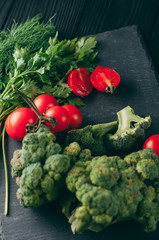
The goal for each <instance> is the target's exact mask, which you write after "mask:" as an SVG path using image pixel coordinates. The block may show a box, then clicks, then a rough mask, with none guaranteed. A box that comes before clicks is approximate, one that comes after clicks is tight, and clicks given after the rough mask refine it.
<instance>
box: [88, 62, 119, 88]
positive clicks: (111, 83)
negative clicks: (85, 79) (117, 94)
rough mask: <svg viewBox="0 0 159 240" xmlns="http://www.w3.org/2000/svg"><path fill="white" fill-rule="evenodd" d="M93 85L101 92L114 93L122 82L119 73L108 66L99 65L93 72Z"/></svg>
mask: <svg viewBox="0 0 159 240" xmlns="http://www.w3.org/2000/svg"><path fill="white" fill-rule="evenodd" d="M90 79H91V83H92V85H93V86H94V87H95V88H96V89H97V90H98V91H101V92H111V93H113V92H114V90H115V88H116V87H117V86H118V84H119V82H120V76H119V74H118V73H117V72H116V71H115V70H113V69H111V68H107V67H101V66H98V67H96V69H95V70H94V72H93V73H92V74H91V77H90Z"/></svg>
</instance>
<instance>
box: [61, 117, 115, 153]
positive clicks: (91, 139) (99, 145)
mask: <svg viewBox="0 0 159 240" xmlns="http://www.w3.org/2000/svg"><path fill="white" fill-rule="evenodd" d="M116 129H117V122H116V121H115V122H112V123H104V124H96V125H88V126H86V127H84V128H81V129H72V130H70V131H69V132H68V134H67V139H66V143H67V144H69V143H71V142H77V143H79V144H80V146H81V147H82V148H86V149H90V150H91V153H92V155H93V156H98V155H103V154H106V147H105V144H104V142H103V136H104V135H105V134H106V133H108V132H112V131H113V130H116Z"/></svg>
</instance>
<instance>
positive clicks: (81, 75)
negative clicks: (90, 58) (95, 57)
mask: <svg viewBox="0 0 159 240" xmlns="http://www.w3.org/2000/svg"><path fill="white" fill-rule="evenodd" d="M67 83H68V85H69V87H70V88H71V89H72V92H73V93H74V94H76V95H79V96H81V97H84V96H87V95H89V94H90V93H91V91H92V89H93V86H92V84H91V81H90V73H89V72H88V70H87V69H86V68H77V69H75V70H73V71H72V72H71V73H70V74H69V76H68V79H67Z"/></svg>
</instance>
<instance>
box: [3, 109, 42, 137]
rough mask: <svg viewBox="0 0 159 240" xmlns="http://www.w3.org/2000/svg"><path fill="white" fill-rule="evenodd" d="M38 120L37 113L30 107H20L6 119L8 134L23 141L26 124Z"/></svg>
mask: <svg viewBox="0 0 159 240" xmlns="http://www.w3.org/2000/svg"><path fill="white" fill-rule="evenodd" d="M37 120H38V117H37V115H36V113H35V112H34V111H33V110H32V109H30V108H18V109H16V110H15V111H13V112H12V113H11V114H10V115H9V116H8V117H7V119H6V122H5V129H6V132H7V133H8V135H9V136H10V137H11V138H13V139H15V140H19V141H21V140H22V139H23V137H24V136H25V135H26V125H27V124H34V123H36V121H37Z"/></svg>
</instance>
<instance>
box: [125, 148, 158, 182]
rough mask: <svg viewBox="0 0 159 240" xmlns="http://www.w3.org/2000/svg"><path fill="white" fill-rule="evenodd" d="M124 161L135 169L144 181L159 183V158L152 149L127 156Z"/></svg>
mask: <svg viewBox="0 0 159 240" xmlns="http://www.w3.org/2000/svg"><path fill="white" fill-rule="evenodd" d="M124 160H125V161H126V162H127V164H128V165H131V166H133V167H134V168H135V170H136V172H137V173H138V174H139V175H140V177H141V179H143V180H150V181H152V180H153V181H155V183H159V157H158V156H157V155H156V154H155V152H154V151H153V150H152V149H150V148H147V149H144V150H140V151H138V152H133V153H131V154H129V155H127V156H126V157H125V158H124Z"/></svg>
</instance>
